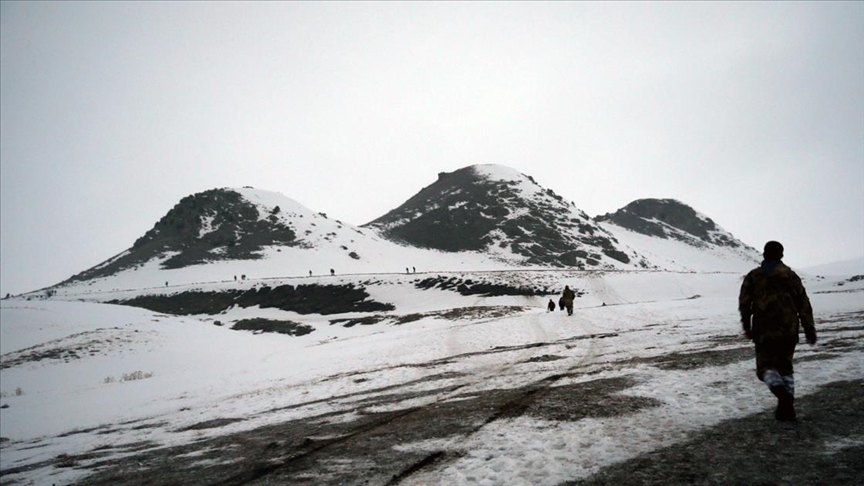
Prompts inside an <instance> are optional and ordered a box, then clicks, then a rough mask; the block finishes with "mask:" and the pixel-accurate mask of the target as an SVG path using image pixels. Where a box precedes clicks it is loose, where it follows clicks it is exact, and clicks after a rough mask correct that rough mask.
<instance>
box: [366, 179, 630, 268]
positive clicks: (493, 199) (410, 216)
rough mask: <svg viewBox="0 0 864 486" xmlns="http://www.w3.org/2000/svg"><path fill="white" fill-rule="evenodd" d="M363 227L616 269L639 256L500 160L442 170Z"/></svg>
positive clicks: (510, 256) (525, 257) (460, 247)
mask: <svg viewBox="0 0 864 486" xmlns="http://www.w3.org/2000/svg"><path fill="white" fill-rule="evenodd" d="M365 226H367V227H370V228H373V229H375V230H376V231H379V232H380V233H381V234H382V235H384V236H385V237H387V238H390V239H393V240H396V241H400V242H404V243H407V244H409V245H413V246H418V247H425V248H434V249H438V250H443V251H448V252H458V251H482V252H486V253H490V254H494V255H497V256H498V257H500V258H502V259H504V260H508V261H512V262H514V263H518V264H525V265H538V266H566V267H577V268H585V267H605V268H614V267H618V266H621V265H624V266H628V267H630V264H631V259H636V260H639V259H640V258H639V257H638V255H636V254H635V253H633V252H632V251H631V252H630V254H628V253H627V252H625V251H624V250H623V249H621V248H619V247H618V246H617V242H616V241H615V240H614V238H613V237H611V235H609V234H608V233H607V232H606V231H605V230H603V229H601V228H600V227H599V226H597V225H596V223H594V222H593V221H592V220H591V218H589V217H588V215H587V214H585V212H583V211H581V210H579V209H578V208H576V206H575V205H574V204H573V203H572V202H569V201H566V200H564V198H562V197H561V196H559V195H557V194H555V193H554V192H553V191H552V190H550V189H545V188H543V187H541V186H540V185H539V184H537V183H536V181H534V179H533V178H532V177H530V176H527V175H525V174H522V173H520V172H518V171H516V170H514V169H511V168H509V167H505V166H501V165H473V166H468V167H464V168H462V169H459V170H457V171H454V172H450V173H446V172H444V173H440V174H439V175H438V180H437V181H435V182H434V183H433V184H431V185H429V186H427V187H425V188H423V189H422V190H421V191H420V192H418V193H417V194H416V195H415V196H414V197H412V198H410V199H409V200H408V201H406V202H405V203H404V204H402V205H401V206H399V207H398V208H396V209H394V210H392V211H390V212H389V213H387V214H385V215H384V216H382V217H381V218H378V219H376V220H375V221H372V222H371V223H368V224H367V225H365Z"/></svg>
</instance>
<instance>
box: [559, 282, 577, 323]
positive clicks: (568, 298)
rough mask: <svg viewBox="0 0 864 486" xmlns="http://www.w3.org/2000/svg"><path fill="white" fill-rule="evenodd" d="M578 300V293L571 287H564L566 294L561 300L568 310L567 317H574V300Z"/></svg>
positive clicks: (563, 293) (562, 294)
mask: <svg viewBox="0 0 864 486" xmlns="http://www.w3.org/2000/svg"><path fill="white" fill-rule="evenodd" d="M575 298H576V293H575V292H573V290H572V289H570V286H569V285H565V286H564V292H562V293H561V300H562V302H563V303H564V307H566V308H567V315H568V316H572V315H573V299H575Z"/></svg>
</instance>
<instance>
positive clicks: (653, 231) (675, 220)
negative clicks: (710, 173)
mask: <svg viewBox="0 0 864 486" xmlns="http://www.w3.org/2000/svg"><path fill="white" fill-rule="evenodd" d="M596 220H597V221H598V222H609V223H612V224H615V225H617V226H620V227H622V228H626V229H629V230H631V231H635V232H637V233H641V234H644V235H648V236H653V237H657V238H664V239H676V240H679V241H682V242H684V243H687V244H689V245H693V246H700V247H701V246H707V245H715V246H719V247H725V248H734V249H741V250H753V249H752V248H750V247H748V246H747V245H745V244H744V243H742V242H741V241H739V240H738V239H736V238H735V237H734V236H732V235H731V234H730V233H729V232H727V231H726V230H724V229H723V228H721V227H719V226H717V224H716V223H714V221H712V220H711V218H708V217H705V216H703V215H701V214H699V213H698V212H696V210H694V209H693V208H691V207H690V206H688V205H686V204H684V203H681V202H679V201H676V200H674V199H639V200H636V201H633V202H631V203H630V204H628V205H626V206H624V207H623V208H621V209H619V210H618V211H616V212H614V213H607V214H604V215H602V216H598V217H597V218H596ZM753 251H755V250H753Z"/></svg>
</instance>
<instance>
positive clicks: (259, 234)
mask: <svg viewBox="0 0 864 486" xmlns="http://www.w3.org/2000/svg"><path fill="white" fill-rule="evenodd" d="M277 214H278V213H277V212H274V213H273V214H270V215H269V217H268V218H267V219H263V220H261V219H259V214H258V209H257V208H256V207H255V206H254V205H253V204H252V203H250V202H248V201H247V200H245V199H244V198H243V197H242V196H241V195H240V194H238V193H237V192H235V191H233V190H231V189H212V190H209V191H205V192H201V193H198V194H193V195H191V196H187V197H184V198H183V199H181V200H180V202H179V203H177V204H176V205H175V206H174V207H173V208H172V209H171V210H170V211H168V214H166V215H165V216H163V217H162V219H160V220H159V221H158V222H157V223H156V225H155V226H153V229H151V230H150V231H148V232H147V233H146V234H144V236H142V237H141V238H138V240H137V241H135V244H133V245H132V248H130V249H129V250H127V251H125V252H123V253H121V254H120V255H118V256H116V257H114V258H112V259H110V260H108V261H106V262H104V263H102V264H101V265H97V266H95V267H93V268H91V269H89V270H86V271H84V272H81V273H79V274H77V275H75V276H73V277H72V278H70V279H69V280H68V281H80V280H89V279H94V278H99V277H105V276H108V275H113V274H115V273H117V272H120V271H122V270H126V269H130V268H135V267H138V266H140V265H142V264H144V263H146V262H148V261H150V260H151V259H153V258H158V257H162V256H164V255H167V254H169V253H173V255H172V256H171V257H169V258H167V259H166V260H165V261H164V262H163V263H162V267H163V268H166V269H170V268H181V267H186V266H189V265H196V264H200V263H205V262H208V261H217V260H255V259H258V258H260V254H259V252H260V250H261V248H262V247H263V246H267V245H284V246H292V245H294V244H295V241H296V235H295V233H294V231H293V230H292V229H291V228H290V227H288V226H287V225H285V224H284V223H283V222H282V221H281V220H280V218H279V217H278V216H277ZM208 224H209V228H207V227H205V226H206V225H208ZM202 230H211V231H209V232H206V233H205V234H201V233H202Z"/></svg>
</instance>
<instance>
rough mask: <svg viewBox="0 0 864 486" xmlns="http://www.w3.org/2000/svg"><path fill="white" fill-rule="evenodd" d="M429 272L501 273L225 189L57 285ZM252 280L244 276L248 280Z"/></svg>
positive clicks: (473, 255) (491, 263) (198, 198)
mask: <svg viewBox="0 0 864 486" xmlns="http://www.w3.org/2000/svg"><path fill="white" fill-rule="evenodd" d="M409 267H410V268H411V271H414V270H415V269H417V270H421V271H422V270H428V269H429V268H432V267H434V268H435V269H438V270H460V269H466V270H496V269H504V268H507V266H506V265H504V264H502V263H501V262H500V261H499V259H496V258H493V257H491V256H490V255H486V254H481V253H478V252H461V253H459V254H448V253H445V252H441V251H435V250H428V249H421V248H412V247H408V246H405V245H403V244H397V243H394V242H392V241H388V240H386V239H384V238H382V237H380V236H379V235H377V234H376V233H375V232H374V231H372V230H370V229H364V228H358V227H355V226H352V225H350V224H346V223H343V222H341V221H339V220H337V219H333V218H330V217H328V216H327V215H326V214H323V213H320V212H315V211H313V210H311V209H309V208H307V207H305V206H303V205H302V204H300V203H298V202H296V201H294V200H292V199H290V198H288V197H286V196H284V195H282V194H279V193H276V192H271V191H265V190H260V189H253V188H248V187H247V188H242V189H236V188H223V189H214V190H211V191H206V192H204V193H199V194H195V195H192V196H189V197H187V198H184V199H183V200H182V201H181V202H180V203H178V204H177V205H176V206H175V207H174V208H173V209H172V210H171V211H169V212H168V214H166V215H165V216H164V217H163V218H162V219H161V220H160V221H159V222H157V223H156V225H155V226H154V227H153V229H151V230H150V231H148V232H147V233H146V234H145V235H144V236H143V237H141V238H139V239H138V241H136V242H135V244H134V245H133V246H132V247H131V248H129V249H128V250H126V251H124V252H123V253H121V254H120V255H117V256H115V257H113V258H111V259H109V260H107V261H106V262H103V263H101V264H99V265H97V266H96V267H94V268H92V269H89V270H86V271H84V272H82V273H80V274H78V275H75V276H74V277H72V278H70V279H69V280H67V281H65V282H63V283H62V284H60V285H59V286H57V287H56V288H55V289H54V290H55V291H59V292H61V293H63V292H65V293H70V294H74V293H81V292H88V293H93V292H105V291H115V290H122V289H156V288H165V287H167V288H168V289H169V290H170V289H172V288H174V287H175V286H184V285H189V284H195V283H207V282H234V281H235V280H239V281H242V280H245V279H246V278H248V279H268V278H280V277H298V276H306V277H310V278H318V277H320V276H324V275H328V276H329V275H330V273H331V272H330V270H331V269H332V270H334V271H335V273H336V274H340V275H341V274H358V273H381V272H383V273H404V272H405V269H406V268H409ZM244 277H245V278H244Z"/></svg>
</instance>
